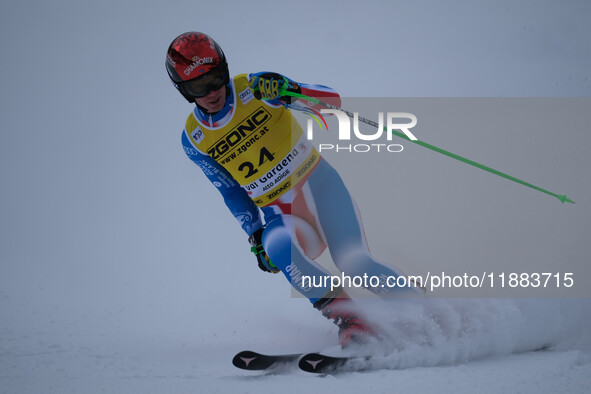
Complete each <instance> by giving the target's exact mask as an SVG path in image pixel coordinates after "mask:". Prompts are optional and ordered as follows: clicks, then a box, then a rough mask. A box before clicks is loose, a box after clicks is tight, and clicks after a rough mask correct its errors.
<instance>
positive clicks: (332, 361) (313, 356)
mask: <svg viewBox="0 0 591 394" xmlns="http://www.w3.org/2000/svg"><path fill="white" fill-rule="evenodd" d="M348 360H349V358H347V357H331V356H325V355H323V354H320V353H308V354H306V355H304V356H303V357H302V358H301V359H300V361H299V363H298V367H299V368H300V369H301V370H302V371H305V372H311V373H328V372H334V371H335V370H337V369H338V368H339V367H341V366H343V365H344V364H345V363H346V362H347V361H348Z"/></svg>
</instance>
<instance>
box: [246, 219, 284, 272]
mask: <svg viewBox="0 0 591 394" xmlns="http://www.w3.org/2000/svg"><path fill="white" fill-rule="evenodd" d="M262 237H263V229H260V230H257V231H255V232H254V233H253V234H252V235H251V236H250V237H248V242H250V246H251V248H250V251H251V252H253V253H254V254H255V256H257V261H258V263H259V268H260V269H262V270H263V271H265V272H271V273H273V274H276V273H278V272H279V268H277V267H275V265H273V263H272V262H271V259H269V256H267V253H266V252H265V249H264V248H263V244H262V242H261V239H262Z"/></svg>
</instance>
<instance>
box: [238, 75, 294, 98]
mask: <svg viewBox="0 0 591 394" xmlns="http://www.w3.org/2000/svg"><path fill="white" fill-rule="evenodd" d="M249 82H250V89H251V90H252V91H253V93H254V96H255V97H256V98H257V99H259V100H261V99H262V100H275V99H277V100H279V101H282V102H284V103H286V104H290V103H291V101H292V99H295V97H291V96H286V95H285V91H286V90H289V91H291V92H295V93H299V92H300V91H301V89H300V87H299V86H298V84H297V83H295V82H294V81H292V80H291V79H289V78H287V77H284V76H283V75H281V74H277V73H271V72H262V73H257V74H251V78H250V80H249Z"/></svg>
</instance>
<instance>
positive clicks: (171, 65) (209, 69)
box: [166, 31, 230, 103]
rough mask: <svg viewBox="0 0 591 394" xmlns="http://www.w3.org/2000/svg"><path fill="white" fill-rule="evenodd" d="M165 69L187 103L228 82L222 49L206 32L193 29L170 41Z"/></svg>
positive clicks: (226, 64)
mask: <svg viewBox="0 0 591 394" xmlns="http://www.w3.org/2000/svg"><path fill="white" fill-rule="evenodd" d="M166 71H167V72H168V76H169V77H170V79H171V81H172V83H173V85H174V86H175V87H176V88H177V89H178V91H179V92H180V93H181V94H182V95H183V96H184V97H185V98H186V99H187V101H189V102H190V103H194V102H195V99H196V98H199V97H203V96H206V95H207V94H208V93H209V92H210V91H212V90H217V89H219V88H221V87H222V86H224V85H226V84H228V83H229V81H230V75H229V73H228V63H227V62H226V56H225V55H224V52H223V51H222V48H221V47H220V46H219V45H218V44H217V43H216V42H215V41H214V40H213V39H212V38H211V37H209V36H208V35H207V34H204V33H199V32H194V31H191V32H187V33H183V34H181V35H180V36H178V37H177V38H175V39H174V40H173V41H172V43H171V44H170V46H169V47H168V51H167V53H166Z"/></svg>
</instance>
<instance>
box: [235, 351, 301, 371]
mask: <svg viewBox="0 0 591 394" xmlns="http://www.w3.org/2000/svg"><path fill="white" fill-rule="evenodd" d="M302 354H304V353H295V354H261V353H257V352H253V351H250V350H245V351H242V352H240V353H237V354H236V355H235V356H234V358H233V359H232V364H234V366H235V367H236V368H240V369H246V370H249V371H262V370H266V369H273V368H276V367H279V366H281V365H285V364H288V363H291V362H294V361H296V360H297V359H298V358H300V357H301V356H302Z"/></svg>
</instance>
